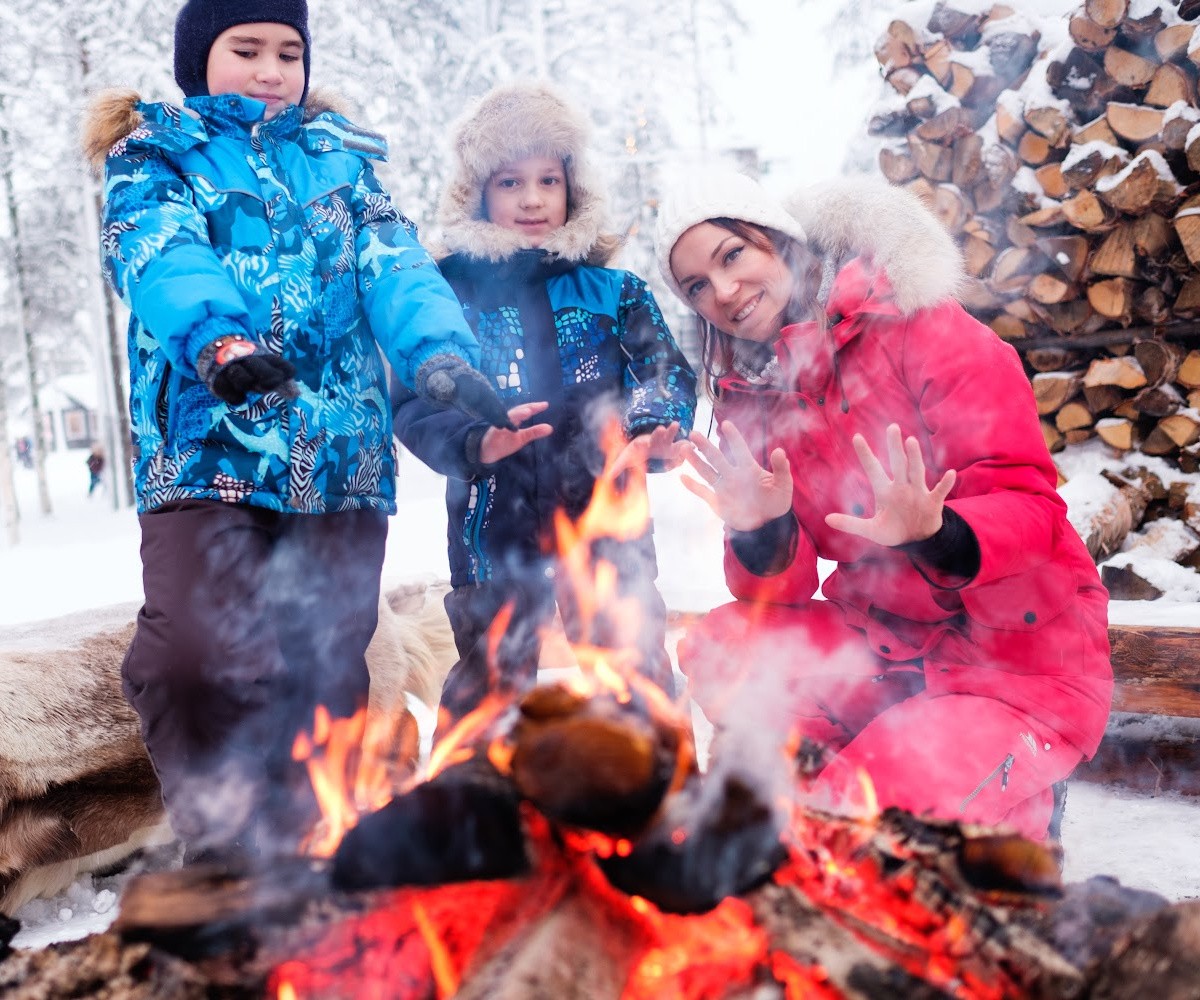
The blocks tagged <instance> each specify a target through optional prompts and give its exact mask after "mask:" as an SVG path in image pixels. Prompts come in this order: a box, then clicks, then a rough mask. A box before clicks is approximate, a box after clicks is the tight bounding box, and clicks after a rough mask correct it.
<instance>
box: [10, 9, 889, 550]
mask: <svg viewBox="0 0 1200 1000" xmlns="http://www.w3.org/2000/svg"><path fill="white" fill-rule="evenodd" d="M891 5H892V6H895V5H896V4H895V3H894V2H893V3H892V4H891ZM887 6H888V4H887V2H886V0H854V2H851V3H840V4H839V3H831V2H829V0H793V2H791V3H790V4H787V5H771V8H772V9H771V10H770V11H769V12H768V11H767V10H766V9H764V8H763V6H762V5H760V4H757V3H754V2H753V0H660V2H657V3H654V4H646V3H643V2H641V0H606V2H604V3H600V4H597V3H594V2H587V0H356V2H353V3H351V2H348V0H312V2H311V3H310V10H311V30H312V36H313V39H314V44H313V58H312V77H313V86H314V87H318V88H322V87H323V88H328V89H330V90H332V91H334V92H335V93H337V94H338V95H340V96H341V97H343V98H345V99H348V100H349V102H350V103H351V106H352V107H353V108H354V109H355V113H354V117H355V119H356V120H357V121H359V122H360V123H362V124H363V125H365V126H367V127H369V128H372V129H375V130H377V131H379V132H381V133H383V134H384V135H385V136H386V137H387V139H388V141H389V145H390V149H391V160H390V162H389V163H388V164H386V165H385V166H383V167H382V168H381V169H380V174H381V176H382V178H383V180H384V182H385V183H386V184H387V185H388V186H389V188H390V190H391V191H392V193H393V196H394V198H395V200H396V202H397V204H398V205H399V206H400V207H401V209H402V210H403V211H404V212H405V213H406V214H408V215H409V216H410V217H411V218H412V219H413V220H414V221H416V222H417V224H418V225H419V227H420V228H421V231H422V233H423V234H424V235H428V234H429V233H430V232H431V229H432V223H433V219H434V213H435V210H436V203H437V195H438V191H439V188H440V185H441V183H442V181H443V178H444V177H445V176H446V173H447V170H446V167H447V151H446V142H445V136H446V131H447V127H448V125H449V123H450V122H451V121H452V120H453V119H454V118H455V117H457V116H458V115H459V114H460V113H461V112H462V110H463V109H464V108H465V107H466V106H467V104H468V103H469V102H470V100H471V99H472V98H474V97H477V96H479V95H481V94H482V93H484V92H485V91H486V90H487V89H488V88H489V87H491V86H492V85H493V84H495V83H497V82H500V81H502V80H506V79H509V78H512V77H515V76H542V77H547V78H550V79H553V80H555V81H556V82H557V83H558V84H559V85H561V86H562V87H563V88H564V89H565V90H566V91H567V92H568V93H569V94H570V95H571V96H572V97H574V98H575V99H576V100H577V101H579V102H580V103H581V104H582V105H583V106H584V107H585V108H586V109H587V110H588V111H590V112H591V114H592V117H593V120H594V122H595V126H596V129H595V131H596V141H595V148H596V151H597V153H598V158H599V159H600V161H601V163H600V165H601V167H602V168H603V169H604V171H605V173H606V175H607V177H608V180H609V183H610V192H611V198H612V222H613V224H614V225H615V227H616V228H617V229H618V230H619V231H621V232H623V233H625V234H626V235H627V237H628V244H627V249H626V251H625V253H624V256H623V259H622V261H621V264H622V265H623V266H625V267H628V268H631V269H632V270H635V271H637V272H639V273H641V274H643V275H644V276H646V277H648V278H649V279H650V280H651V282H652V283H653V284H657V280H658V279H657V275H655V274H654V266H653V257H652V253H651V242H650V234H651V233H652V230H653V213H654V206H655V204H656V196H657V193H658V191H659V190H660V189H661V185H662V183H663V179H664V177H666V176H668V175H669V173H670V171H671V170H674V169H680V168H686V166H687V164H688V163H691V162H695V161H696V160H700V159H709V158H711V157H714V156H721V157H724V158H727V159H732V160H733V161H734V162H736V163H738V164H739V165H742V166H744V167H746V168H749V169H752V170H755V171H758V172H760V173H761V174H762V175H763V176H764V177H765V176H768V175H778V176H787V175H788V174H789V173H791V174H794V175H795V180H796V182H799V181H800V180H802V179H804V177H806V176H811V175H813V174H814V172H815V173H816V174H817V175H828V174H831V173H835V172H838V171H840V170H841V169H843V168H844V167H845V166H846V165H847V158H849V159H850V160H851V161H853V160H855V159H857V167H854V168H855V169H869V168H870V164H871V161H872V159H873V157H872V156H871V154H870V153H869V152H863V151H861V150H860V151H859V152H858V154H857V157H856V154H855V153H854V152H853V151H852V150H853V149H854V147H855V143H856V141H857V139H858V137H859V136H862V137H864V138H865V134H866V133H865V126H864V125H863V123H864V122H865V116H866V107H867V101H866V98H865V95H866V94H867V92H868V90H869V89H871V88H874V87H878V86H879V83H878V78H877V73H876V71H875V69H874V66H873V63H874V60H873V58H872V56H871V39H872V37H873V35H874V30H873V29H874V25H875V24H876V23H877V19H876V18H875V17H872V16H870V15H871V14H872V11H873V8H874V7H879V8H880V11H882V10H884V9H885V8H886V7H887ZM178 7H179V0H104V2H97V0H5V3H4V4H3V6H2V7H0V199H2V201H3V206H2V209H0V441H2V442H3V443H4V448H3V454H2V455H0V509H2V512H3V520H4V524H5V531H4V536H5V539H6V542H7V544H9V545H12V544H16V542H17V541H18V539H19V537H20V522H19V518H20V512H18V511H17V510H16V502H15V493H14V490H13V486H12V482H13V469H12V458H13V455H14V445H15V442H16V441H17V440H18V439H20V438H21V437H24V436H28V437H30V438H31V439H32V444H33V446H34V448H33V452H34V456H35V458H38V459H40V457H41V456H44V455H45V454H46V453H47V451H49V450H52V448H53V442H52V441H46V440H42V437H43V434H42V432H41V430H40V427H41V423H42V422H44V420H45V419H46V418H43V421H38V420H36V419H34V414H36V413H39V412H45V411H47V410H50V409H52V408H53V406H54V401H53V399H50V398H47V399H46V400H43V399H42V396H43V395H44V394H46V393H48V392H49V391H50V390H48V389H47V387H49V386H53V385H54V384H55V383H56V382H57V381H58V380H60V379H62V378H63V377H64V376H66V377H74V378H75V384H76V385H82V384H85V383H90V384H88V386H87V389H88V391H85V392H84V393H82V395H87V396H89V397H90V399H89V402H91V403H92V404H93V405H94V407H95V412H96V413H97V415H98V420H97V424H98V426H96V427H94V428H92V433H94V435H95V436H96V437H97V438H98V439H99V440H100V441H101V443H102V444H103V445H104V446H105V448H106V451H107V452H108V454H109V455H110V456H117V457H118V459H121V457H122V455H123V451H124V449H123V448H122V447H121V443H122V442H124V441H125V440H127V438H128V433H127V428H126V426H125V423H124V415H123V411H124V406H125V400H124V388H123V382H122V378H123V376H122V368H123V367H124V365H125V359H124V353H125V351H124V328H125V322H126V317H125V314H124V312H123V307H122V306H121V304H120V303H119V302H118V301H117V300H116V299H115V298H114V297H113V296H112V295H111V294H110V292H109V291H108V290H107V289H106V288H105V287H104V284H103V281H102V279H101V277H100V272H99V265H98V250H97V242H98V241H97V231H98V230H97V208H98V187H97V184H96V181H95V179H94V178H93V177H92V176H90V174H89V172H88V169H87V167H86V165H85V164H84V163H83V161H82V158H81V156H80V154H79V147H78V135H79V126H80V120H81V116H82V114H83V113H84V109H85V108H86V106H87V103H88V100H89V98H90V97H91V96H92V95H94V94H95V93H96V92H97V91H99V90H101V89H103V88H106V87H113V86H119V87H128V88H132V89H134V90H137V91H138V92H139V93H140V94H142V95H143V97H144V98H146V99H148V100H178V99H179V97H180V95H179V91H178V89H177V87H176V86H175V83H174V79H173V77H172V72H171V65H172V62H171V51H172V29H173V22H174V17H175V13H176V11H177V10H178ZM768 13H769V19H768ZM833 38H836V43H831V41H830V40H831V39H833ZM835 67H837V70H836V72H835ZM810 80H813V81H816V80H819V81H822V85H820V86H818V87H817V88H816V89H812V84H810V83H809V82H808V81H810ZM786 81H790V82H791V83H792V84H793V86H792V87H788V88H787V89H785V90H784V91H783V92H782V93H778V92H777V93H769V92H767V91H766V89H765V88H766V87H767V86H768V85H771V86H777V85H778V84H779V83H781V82H786ZM864 81H865V85H864ZM768 82H770V83H768ZM785 94H790V95H791V96H790V98H788V99H781V98H783V97H784V95H785ZM818 150H819V151H820V152H819V154H818V155H816V156H814V155H813V152H814V151H818ZM852 166H853V165H852ZM789 179H790V178H789ZM660 290H661V289H660ZM661 301H662V303H663V305H664V307H665V308H667V309H668V310H670V309H671V308H673V307H674V303H673V302H672V301H671V297H670V296H668V295H665V294H663V295H662V296H661ZM674 308H677V307H674ZM672 318H673V319H675V320H676V327H677V328H679V329H680V331H681V338H682V339H686V331H684V330H683V329H682V328H683V327H684V326H685V324H684V319H683V316H682V314H676V315H675V316H674V317H672ZM126 465H127V462H124V461H121V460H119V461H118V462H115V463H110V467H111V468H119V469H121V470H122V471H123V469H124V467H125V466H126ZM38 477H39V490H38V505H39V506H40V507H41V512H42V513H50V506H51V499H50V497H51V494H50V490H49V489H48V487H47V486H46V484H45V482H44V479H45V473H44V469H43V467H42V465H41V462H40V461H39V463H38ZM114 478H115V479H116V482H114V483H113V484H112V485H113V486H114V487H115V489H113V490H111V491H110V492H109V497H110V499H111V501H112V503H113V504H114V505H117V506H120V505H128V504H129V503H130V502H131V497H130V495H129V484H128V482H126V481H124V477H123V476H122V475H117V476H116V477H114ZM26 513H28V512H26Z"/></svg>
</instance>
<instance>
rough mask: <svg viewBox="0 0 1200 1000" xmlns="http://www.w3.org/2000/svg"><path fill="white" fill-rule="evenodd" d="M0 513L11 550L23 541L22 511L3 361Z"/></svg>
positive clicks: (0, 373)
mask: <svg viewBox="0 0 1200 1000" xmlns="http://www.w3.org/2000/svg"><path fill="white" fill-rule="evenodd" d="M0 513H2V514H3V516H4V537H5V539H6V540H7V542H8V545H9V547H10V548H11V547H13V546H15V545H16V544H17V542H19V541H20V540H21V536H20V532H19V531H18V525H19V524H20V521H21V511H20V508H19V507H18V506H17V484H16V481H15V480H14V478H13V461H12V445H11V443H10V441H9V438H8V385H7V383H6V380H5V377H4V362H3V360H0Z"/></svg>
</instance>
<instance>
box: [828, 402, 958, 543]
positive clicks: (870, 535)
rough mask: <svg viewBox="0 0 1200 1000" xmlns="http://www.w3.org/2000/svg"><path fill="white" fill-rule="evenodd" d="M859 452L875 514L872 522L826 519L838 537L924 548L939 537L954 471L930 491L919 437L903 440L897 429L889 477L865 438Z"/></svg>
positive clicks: (859, 439)
mask: <svg viewBox="0 0 1200 1000" xmlns="http://www.w3.org/2000/svg"><path fill="white" fill-rule="evenodd" d="M854 450H855V451H856V452H857V453H858V460H859V461H860V462H861V463H862V467H863V469H864V471H865V472H866V473H867V479H868V480H869V482H870V483H871V489H872V490H873V491H874V492H875V514H874V515H873V516H872V517H852V516H851V515H849V514H827V515H826V516H825V523H826V524H827V525H829V527H831V528H835V529H837V530H838V531H845V532H847V533H848V534H851V535H858V536H859V537H861V538H866V539H868V540H870V541H872V542H877V543H878V544H880V545H888V546H893V545H903V544H905V543H906V542H919V541H923V540H924V539H926V538H930V537H932V536H933V535H935V534H937V532H938V531H939V530H940V529H941V527H942V507H943V506H944V505H945V500H946V497H947V496H948V495H949V493H950V491H951V490H952V489H953V488H954V481H955V479H956V478H957V476H956V473H955V471H954V470H953V469H948V470H947V471H946V474H945V475H944V476H942V478H941V479H939V480H938V481H937V484H936V485H935V486H934V487H933V489H929V488H928V487H927V486H926V485H925V460H924V459H923V458H922V457H921V445H920V442H918V441H917V439H916V438H914V437H909V438H902V437H901V434H900V428H899V426H898V425H896V424H891V425H890V426H889V427H888V429H887V451H888V455H887V457H888V465H889V466H890V467H891V472H890V474H889V472H888V470H887V469H885V468H884V467H883V464H882V463H881V462H880V461H879V459H878V458H876V457H875V454H874V452H872V451H871V448H870V446H869V445H868V444H867V442H866V440H865V439H864V438H863V436H862V435H861V434H855V435H854Z"/></svg>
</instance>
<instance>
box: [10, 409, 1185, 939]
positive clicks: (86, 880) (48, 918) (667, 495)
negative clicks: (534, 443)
mask: <svg viewBox="0 0 1200 1000" xmlns="http://www.w3.org/2000/svg"><path fill="white" fill-rule="evenodd" d="M706 425H707V421H706V420H698V421H697V426H699V427H705V426H706ZM1088 452H1089V449H1088V448H1086V447H1084V448H1081V449H1076V450H1072V451H1071V452H1070V453H1066V454H1065V455H1064V456H1059V457H1060V459H1062V461H1061V463H1060V464H1061V465H1063V466H1066V468H1064V474H1065V475H1068V476H1069V477H1071V478H1073V479H1076V482H1075V484H1074V485H1073V486H1072V491H1073V492H1070V493H1068V492H1067V491H1066V488H1065V487H1064V493H1065V494H1066V495H1069V496H1070V497H1071V499H1070V500H1069V501H1068V502H1069V503H1071V504H1078V505H1080V507H1084V506H1086V505H1087V504H1089V503H1091V502H1094V496H1095V494H1096V493H1097V492H1098V491H1099V489H1100V487H1099V485H1098V484H1095V483H1093V486H1092V487H1091V488H1089V486H1088V484H1089V480H1088V478H1087V475H1086V474H1085V472H1086V471H1088V470H1091V471H1093V472H1094V470H1095V469H1096V468H1098V467H1113V468H1120V467H1121V466H1122V465H1123V464H1125V463H1123V462H1122V460H1121V459H1120V457H1119V456H1116V455H1115V454H1111V455H1105V454H1104V453H1102V452H1099V451H1097V450H1095V449H1091V453H1090V454H1088ZM1079 453H1083V454H1079ZM86 454H87V453H86V451H85V450H76V451H61V452H55V453H52V454H51V455H50V456H49V457H48V460H47V467H48V473H47V474H48V479H49V485H50V493H51V497H52V500H53V507H54V512H53V514H51V515H49V516H44V515H42V514H41V513H40V512H39V511H38V505H37V488H36V481H35V478H34V473H33V472H32V471H30V470H27V469H24V468H20V467H19V468H18V469H17V470H16V476H17V491H18V499H19V502H20V506H21V511H22V520H21V522H20V531H21V540H20V542H19V543H18V545H17V546H16V547H12V548H9V547H5V545H4V543H3V542H2V541H0V625H13V624H19V623H23V622H29V621H34V620H38V619H43V618H52V617H57V616H59V615H63V614H68V613H70V612H72V611H77V610H83V609H87V608H94V607H102V606H105V605H110V604H116V603H120V602H125V601H140V599H141V597H142V592H141V578H140V562H139V557H138V527H137V518H136V516H135V515H134V514H133V512H132V511H130V510H128V509H126V510H113V509H112V505H111V503H110V501H109V499H108V496H107V494H97V495H96V496H94V497H92V498H91V499H88V497H87V496H86V493H87V478H88V477H87V470H86V468H85V466H84V458H85V456H86ZM1156 461H1157V462H1158V463H1159V464H1160V465H1162V469H1163V476H1164V482H1167V481H1168V479H1167V470H1168V468H1169V467H1167V466H1166V465H1165V463H1162V462H1161V460H1154V459H1148V458H1146V457H1141V458H1139V459H1138V462H1137V464H1143V465H1144V464H1152V463H1154V462H1156ZM1076 466H1078V467H1077V468H1076ZM1068 470H1069V471H1068ZM678 475H679V473H677V472H676V473H667V474H664V475H659V476H654V477H651V480H650V489H651V507H652V513H653V517H654V529H655V538H656V544H657V548H658V555H659V566H660V577H659V583H660V586H661V589H662V592H663V595H664V597H665V599H666V601H667V603H668V605H669V606H670V607H672V608H674V609H677V610H688V611H703V610H706V609H708V608H711V607H714V606H715V605H717V604H720V603H723V602H725V601H727V600H729V594H728V591H727V590H726V588H725V585H724V581H723V576H722V570H721V526H720V523H719V522H718V521H717V519H716V518H715V517H714V516H713V515H712V514H711V513H710V512H709V511H708V509H707V507H705V506H704V505H703V504H702V503H701V502H700V501H699V500H698V499H696V498H695V497H693V496H692V495H691V494H690V493H688V492H687V491H686V490H685V489H684V488H683V486H682V485H681V484H680V483H679V482H678ZM1172 477H1173V478H1176V479H1177V478H1180V477H1182V474H1181V473H1179V472H1178V470H1174V472H1173V473H1172ZM1095 478H1096V479H1097V480H1099V483H1103V484H1104V486H1105V487H1106V488H1110V487H1108V484H1107V483H1106V482H1105V481H1104V480H1103V479H1100V477H1099V476H1098V475H1097V476H1096V477H1095ZM1183 478H1187V477H1183ZM1193 481H1194V477H1193ZM442 482H443V481H442V479H441V477H440V476H438V475H436V474H435V473H433V472H431V471H430V470H429V469H427V468H426V467H425V466H423V465H422V464H421V463H420V462H418V461H417V460H416V459H414V458H413V457H412V456H410V455H402V457H401V462H400V473H399V506H400V511H399V513H398V514H397V515H396V516H395V517H394V518H393V519H392V522H391V527H390V533H389V537H388V548H387V557H386V560H385V564H384V576H385V582H386V583H387V584H388V585H394V584H396V583H400V582H405V581H412V580H429V579H446V578H447V577H448V575H449V570H448V564H447V561H446V550H445V528H444V524H445V511H444V507H443V503H442ZM1147 549H1150V550H1151V551H1145V550H1147ZM1152 549H1153V547H1152V546H1149V545H1143V546H1138V547H1134V548H1132V549H1131V551H1129V552H1125V553H1121V554H1120V556H1119V558H1120V559H1122V560H1124V561H1127V562H1129V563H1130V564H1131V565H1133V566H1134V567H1135V568H1136V569H1137V571H1138V572H1139V573H1141V572H1142V571H1143V569H1145V567H1146V566H1147V565H1152V566H1153V565H1154V561H1155V560H1156V559H1162V558H1163V557H1161V556H1156V555H1155V554H1154V551H1153V550H1152ZM1149 575H1150V572H1149V571H1147V576H1149ZM1192 577H1193V579H1197V580H1200V576H1197V574H1194V573H1193V574H1192ZM1153 578H1154V580H1155V581H1156V582H1157V583H1158V585H1159V586H1163V584H1164V583H1165V584H1166V585H1167V586H1166V587H1165V590H1166V593H1165V595H1164V597H1163V598H1162V599H1160V600H1158V601H1153V602H1131V601H1125V602H1113V604H1112V605H1111V608H1110V616H1111V618H1112V620H1114V621H1121V622H1125V623H1129V624H1200V606H1198V605H1197V603H1196V602H1197V599H1198V596H1200V595H1197V593H1196V591H1195V588H1194V586H1190V585H1186V584H1178V585H1176V584H1175V583H1173V582H1172V581H1170V580H1167V579H1166V577H1165V576H1164V575H1159V574H1157V573H1156V575H1154V577H1153ZM411 704H412V707H413V709H414V711H415V713H416V714H417V716H418V721H419V723H420V726H421V731H422V733H423V734H424V738H425V741H426V746H427V745H428V735H429V733H430V732H431V731H432V718H431V714H430V713H429V711H428V710H427V709H426V708H425V707H424V706H423V705H421V704H420V703H419V702H417V701H415V699H414V700H413V701H412V702H411ZM696 721H697V737H698V740H699V741H700V743H701V750H702V751H703V749H704V744H705V740H706V737H705V733H706V732H707V731H708V727H707V723H706V722H705V720H704V719H703V716H701V715H699V714H698V713H697V715H696ZM1063 844H1064V851H1065V859H1066V860H1065V871H1064V877H1065V878H1066V879H1067V880H1068V881H1071V882H1076V881H1082V880H1084V879H1086V878H1089V877H1090V876H1092V875H1111V876H1114V877H1116V878H1118V879H1119V880H1120V881H1121V882H1122V883H1123V884H1125V885H1128V886H1134V887H1137V888H1143V889H1148V890H1152V891H1154V892H1157V893H1160V894H1161V895H1163V896H1165V897H1167V898H1168V899H1170V900H1173V901H1177V900H1183V899H1193V898H1200V850H1198V849H1197V848H1198V847H1200V800H1194V799H1188V798H1185V797H1180V796H1177V795H1166V794H1164V795H1158V796H1153V797H1150V796H1143V795H1136V794H1132V793H1129V792H1124V791H1119V790H1114V789H1109V788H1101V787H1097V786H1094V785H1089V784H1085V783H1083V782H1075V783H1073V784H1072V785H1071V786H1070V792H1069V796H1068V806H1067V810H1066V814H1065V819H1064V826H1063ZM152 858H153V862H152V864H157V865H158V866H160V867H161V866H167V865H170V864H175V863H178V851H177V850H173V849H172V847H171V846H170V845H167V846H164V847H160V848H157V849H156V852H155V853H153V854H152ZM131 874H132V873H131V872H125V873H121V874H118V875H109V876H104V877H101V876H86V875H85V876H83V877H81V878H80V879H79V880H77V881H76V882H75V883H74V884H73V885H71V886H70V887H69V888H68V890H67V891H66V892H65V893H63V894H62V895H60V896H58V897H56V898H54V899H49V900H47V899H39V900H34V901H32V902H30V903H28V904H26V906H25V907H23V908H22V909H21V910H20V911H19V912H18V913H17V919H18V920H19V921H20V922H21V930H20V931H19V933H18V934H17V936H16V938H15V939H14V942H13V943H14V945H15V946H16V947H18V948H41V947H45V946H46V945H48V944H50V943H53V942H55V941H65V940H73V939H76V938H80V937H84V936H86V935H88V934H92V933H98V932H101V931H103V930H105V929H106V928H107V927H108V926H109V924H110V923H111V921H112V919H113V918H114V916H115V915H116V903H117V899H118V897H119V894H120V891H121V886H122V885H123V884H124V882H125V881H127V880H128V879H129V878H130V877H131Z"/></svg>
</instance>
